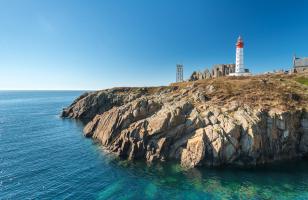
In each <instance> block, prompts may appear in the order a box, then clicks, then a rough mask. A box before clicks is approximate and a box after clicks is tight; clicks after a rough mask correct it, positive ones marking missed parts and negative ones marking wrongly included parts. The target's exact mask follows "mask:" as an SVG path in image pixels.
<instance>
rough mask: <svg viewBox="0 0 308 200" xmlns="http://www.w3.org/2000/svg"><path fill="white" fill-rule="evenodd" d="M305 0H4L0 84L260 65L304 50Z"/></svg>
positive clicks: (108, 82) (264, 67)
mask: <svg viewBox="0 0 308 200" xmlns="http://www.w3.org/2000/svg"><path fill="white" fill-rule="evenodd" d="M306 2H307V3H306ZM307 10H308V1H304V0H303V1H301V0H298V1H296V0H292V1H291V0H290V1H287V0H282V1H278V0H277V1H274V0H273V1H269V0H267V1H266V0H255V1H249V0H221V1H219V0H212V1H206V0H187V1H181V0H151V1H150V0H126V1H124V0H89V1H88V0H44V1H41V0H0V89H101V88H108V87H114V86H144V85H166V84H169V83H170V82H172V81H174V80H175V65H176V63H183V64H184V66H185V68H184V75H185V78H188V76H189V75H190V74H191V72H192V71H193V70H202V69H204V68H205V67H210V66H212V65H213V64H218V63H234V60H235V42H236V38H237V36H238V35H242V36H243V38H244V42H245V49H244V54H245V65H246V66H247V67H249V68H250V70H251V71H252V72H254V73H260V72H264V71H269V70H273V69H278V68H287V67H289V66H291V61H292V55H293V54H294V53H296V54H297V55H298V56H308V14H307Z"/></svg>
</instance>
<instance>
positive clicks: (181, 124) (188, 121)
mask: <svg viewBox="0 0 308 200" xmlns="http://www.w3.org/2000/svg"><path fill="white" fill-rule="evenodd" d="M295 79H296V77H294V76H289V75H287V76H284V75H279V76H259V77H249V78H227V77H224V78H218V79H211V80H202V81H194V82H185V83H179V84H172V85H170V86H165V87H142V88H128V87H127V88H113V89H107V90H101V91H96V92H87V93H84V94H83V95H81V96H80V97H78V98H77V99H76V100H75V101H74V102H73V103H72V104H71V105H70V106H68V107H67V108H65V109H64V110H63V112H62V114H61V116H62V117H64V118H73V119H78V120H80V121H82V122H83V123H85V128H84V135H85V136H86V137H90V138H93V139H95V140H96V141H98V142H99V143H100V144H101V145H103V146H104V148H105V149H107V150H108V151H110V152H113V153H115V154H116V155H118V156H119V157H121V158H124V159H132V160H134V159H138V160H145V161H146V162H149V163H152V162H164V161H168V160H173V161H176V162H179V163H181V165H182V166H183V167H185V168H193V167H197V166H210V167H215V166H223V165H237V166H256V165H260V164H266V163H272V162H275V161H282V160H292V159H296V158H302V157H305V156H306V155H307V153H308V113H307V111H306V110H307V108H306V107H307V105H308V103H307V102H308V101H307V99H308V98H307V94H308V92H307V86H305V85H302V84H300V83H298V82H296V81H295Z"/></svg>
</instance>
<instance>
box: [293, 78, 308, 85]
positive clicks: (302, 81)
mask: <svg viewBox="0 0 308 200" xmlns="http://www.w3.org/2000/svg"><path fill="white" fill-rule="evenodd" d="M295 80H296V81H297V82H299V83H301V84H303V85H308V78H307V77H299V78H297V79H295Z"/></svg>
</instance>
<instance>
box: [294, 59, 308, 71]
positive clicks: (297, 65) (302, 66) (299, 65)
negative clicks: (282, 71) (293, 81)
mask: <svg viewBox="0 0 308 200" xmlns="http://www.w3.org/2000/svg"><path fill="white" fill-rule="evenodd" d="M306 70H307V71H308V58H297V57H296V56H294V57H293V69H292V72H293V73H297V72H303V71H306Z"/></svg>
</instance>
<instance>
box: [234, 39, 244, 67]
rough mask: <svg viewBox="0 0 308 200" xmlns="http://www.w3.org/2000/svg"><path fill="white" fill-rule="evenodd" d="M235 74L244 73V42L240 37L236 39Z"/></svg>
mask: <svg viewBox="0 0 308 200" xmlns="http://www.w3.org/2000/svg"><path fill="white" fill-rule="evenodd" d="M235 73H245V68H244V42H243V39H242V37H241V36H239V37H238V39H237V42H236V59H235Z"/></svg>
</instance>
